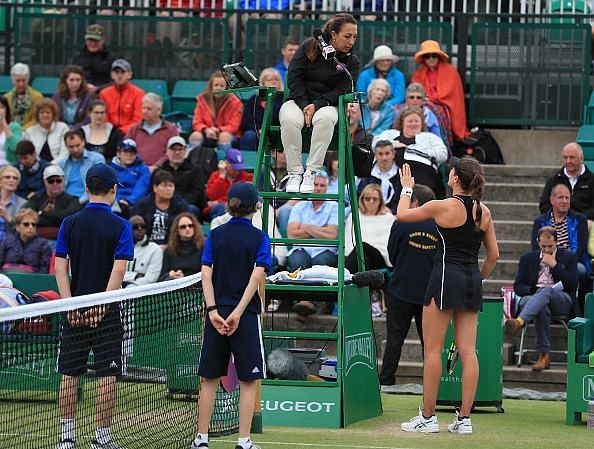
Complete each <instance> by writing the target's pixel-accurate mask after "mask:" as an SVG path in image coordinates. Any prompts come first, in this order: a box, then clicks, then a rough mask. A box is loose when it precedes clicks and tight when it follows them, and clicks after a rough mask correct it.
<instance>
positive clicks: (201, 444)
mask: <svg viewBox="0 0 594 449" xmlns="http://www.w3.org/2000/svg"><path fill="white" fill-rule="evenodd" d="M190 449H208V443H207V442H206V441H202V440H200V437H197V438H195V439H194V441H192V444H191V446H190Z"/></svg>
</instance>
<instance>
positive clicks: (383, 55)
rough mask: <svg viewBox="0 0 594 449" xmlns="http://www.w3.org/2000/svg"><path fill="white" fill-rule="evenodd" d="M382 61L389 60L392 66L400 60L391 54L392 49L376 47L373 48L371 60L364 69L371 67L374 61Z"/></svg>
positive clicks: (381, 46)
mask: <svg viewBox="0 0 594 449" xmlns="http://www.w3.org/2000/svg"><path fill="white" fill-rule="evenodd" d="M382 59H391V60H392V64H393V63H395V62H397V61H398V60H399V59H400V58H399V57H398V56H396V55H395V54H394V53H392V49H391V48H390V47H388V46H387V45H378V46H377V47H375V50H373V59H372V60H371V61H369V62H368V63H367V65H366V66H365V67H371V66H372V65H374V64H375V61H381V60H382Z"/></svg>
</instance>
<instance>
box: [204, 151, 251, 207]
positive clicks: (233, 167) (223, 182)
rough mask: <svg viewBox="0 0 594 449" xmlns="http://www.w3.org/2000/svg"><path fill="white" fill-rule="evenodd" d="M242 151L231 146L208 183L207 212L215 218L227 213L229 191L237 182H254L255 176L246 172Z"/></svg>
mask: <svg viewBox="0 0 594 449" xmlns="http://www.w3.org/2000/svg"><path fill="white" fill-rule="evenodd" d="M244 169H245V164H244V163H243V155H242V154H241V151H239V150H236V149H235V148H231V149H229V150H228V151H227V157H226V158H225V159H224V160H222V161H219V167H218V170H217V171H215V172H212V174H211V175H210V178H208V182H207V183H206V199H207V200H208V202H207V207H206V209H205V210H204V212H205V213H208V214H209V215H210V218H211V219H213V218H215V217H218V216H219V215H223V214H224V213H225V204H227V192H228V191H229V188H230V187H231V186H232V185H233V184H235V183H236V182H252V181H253V180H254V177H253V176H252V174H251V173H248V172H246V171H245V170H244Z"/></svg>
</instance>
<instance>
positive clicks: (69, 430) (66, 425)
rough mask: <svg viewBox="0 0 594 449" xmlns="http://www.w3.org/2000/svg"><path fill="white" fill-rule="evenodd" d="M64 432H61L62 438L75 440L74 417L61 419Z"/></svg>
mask: <svg viewBox="0 0 594 449" xmlns="http://www.w3.org/2000/svg"><path fill="white" fill-rule="evenodd" d="M60 423H61V427H62V432H61V433H60V440H72V441H75V439H76V437H75V433H74V429H75V425H74V420H73V419H63V420H61V421H60Z"/></svg>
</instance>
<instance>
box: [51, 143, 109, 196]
mask: <svg viewBox="0 0 594 449" xmlns="http://www.w3.org/2000/svg"><path fill="white" fill-rule="evenodd" d="M101 163H105V158H104V157H103V155H102V154H101V153H97V152H96V151H88V150H84V151H83V158H82V163H81V166H80V177H81V179H82V180H83V183H84V182H85V177H86V176H87V171H89V168H91V167H92V166H93V165H95V164H101ZM58 165H59V166H60V167H62V170H64V182H65V183H66V191H67V192H68V178H69V177H70V171H71V170H72V160H71V159H70V157H67V158H66V159H62V160H60V161H58ZM78 201H79V202H80V203H81V204H82V203H86V202H87V201H89V195H87V193H86V192H85V193H83V195H82V196H81V197H79V199H78Z"/></svg>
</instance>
